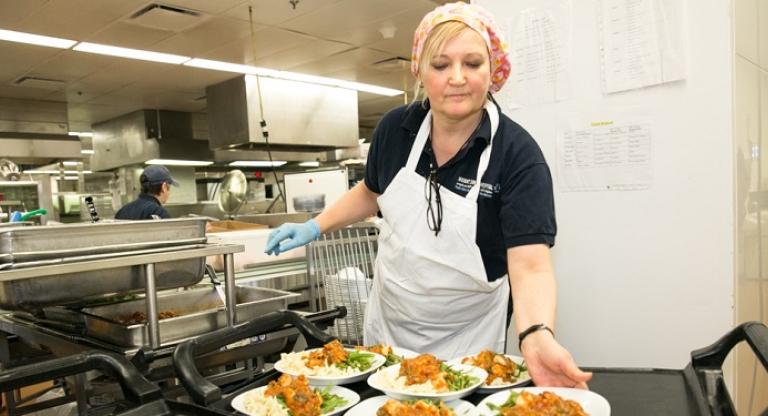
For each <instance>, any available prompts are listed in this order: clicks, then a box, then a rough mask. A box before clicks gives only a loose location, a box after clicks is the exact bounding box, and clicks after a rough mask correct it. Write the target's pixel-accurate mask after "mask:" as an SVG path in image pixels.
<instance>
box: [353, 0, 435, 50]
mask: <svg viewBox="0 0 768 416" xmlns="http://www.w3.org/2000/svg"><path fill="white" fill-rule="evenodd" d="M414 3H415V4H414V5H413V6H412V7H411V8H409V9H408V11H407V12H405V13H402V14H399V15H398V16H396V17H394V18H393V19H392V20H393V21H392V23H393V24H394V25H395V27H397V31H396V32H395V36H394V37H392V38H391V39H383V38H379V40H377V41H375V42H373V43H368V44H365V46H366V47H368V48H372V49H378V50H381V51H386V52H389V53H392V54H394V55H397V56H402V57H403V58H407V59H410V58H411V46H412V44H413V32H414V31H415V30H416V26H418V25H419V23H420V22H421V19H422V18H423V17H424V15H425V14H427V13H429V12H430V11H432V10H433V9H434V8H435V5H434V3H430V2H429V1H426V0H420V1H418V2H414ZM385 23H386V21H379V24H380V25H383V24H385Z"/></svg>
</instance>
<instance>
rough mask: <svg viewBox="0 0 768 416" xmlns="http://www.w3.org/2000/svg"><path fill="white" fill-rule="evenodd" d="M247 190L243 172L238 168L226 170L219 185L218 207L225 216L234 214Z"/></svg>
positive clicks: (242, 201)
mask: <svg viewBox="0 0 768 416" xmlns="http://www.w3.org/2000/svg"><path fill="white" fill-rule="evenodd" d="M247 192H248V181H247V180H246V179H245V174H244V173H243V172H242V171H240V170H238V169H235V170H231V171H229V172H227V174H226V175H224V179H222V180H221V184H220V185H219V209H220V210H222V211H223V212H224V213H225V214H227V216H233V215H235V214H236V213H237V211H238V210H239V209H240V207H242V206H243V204H244V203H245V194H246V193H247Z"/></svg>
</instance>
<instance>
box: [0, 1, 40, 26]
mask: <svg viewBox="0 0 768 416" xmlns="http://www.w3.org/2000/svg"><path fill="white" fill-rule="evenodd" d="M47 1H48V0H3V1H0V27H2V28H4V29H9V28H12V27H13V25H14V24H16V23H17V22H18V21H20V20H23V19H24V18H25V17H27V16H29V15H30V14H32V12H34V11H35V10H37V9H39V8H40V7H41V6H42V5H44V4H45V3H46V2H47Z"/></svg>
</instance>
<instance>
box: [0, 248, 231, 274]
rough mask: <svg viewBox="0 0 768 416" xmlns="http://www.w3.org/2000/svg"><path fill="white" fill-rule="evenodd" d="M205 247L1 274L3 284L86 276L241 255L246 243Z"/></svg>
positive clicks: (25, 269)
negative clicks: (35, 279) (128, 267)
mask: <svg viewBox="0 0 768 416" xmlns="http://www.w3.org/2000/svg"><path fill="white" fill-rule="evenodd" d="M201 246H202V247H199V248H193V249H186V250H174V251H165V252H162V253H154V254H141V255H131V256H123V257H115V258H109V259H102V260H91V261H84V262H76V263H63V264H56V265H50V266H38V267H30V268H24V269H17V270H8V271H0V282H6V281H11V280H19V279H33V278H36V277H46V276H55V275H58V274H65V273H82V272H90V271H96V270H108V269H113V268H117V267H125V266H139V265H142V264H154V263H164V262H169V261H176V260H184V259H191V258H198V257H207V256H216V255H221V254H234V253H241V252H243V251H245V246H244V245H242V244H205V245H201Z"/></svg>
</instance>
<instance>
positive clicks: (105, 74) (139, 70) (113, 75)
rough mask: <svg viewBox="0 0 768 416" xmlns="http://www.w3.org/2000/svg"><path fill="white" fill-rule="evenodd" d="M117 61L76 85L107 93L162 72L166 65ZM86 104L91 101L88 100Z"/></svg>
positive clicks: (128, 60) (126, 60) (124, 60)
mask: <svg viewBox="0 0 768 416" xmlns="http://www.w3.org/2000/svg"><path fill="white" fill-rule="evenodd" d="M119 61H120V63H119V64H113V65H110V66H108V67H105V68H103V69H102V70H100V71H97V72H95V73H93V74H91V75H88V76H87V77H85V78H82V79H80V80H78V82H77V84H76V85H78V86H82V87H83V88H93V89H94V90H100V91H103V92H104V93H108V92H111V91H115V90H118V89H120V88H122V87H124V86H126V85H129V84H131V83H133V82H136V81H137V80H139V79H142V78H147V77H150V76H152V75H153V74H155V73H159V72H162V71H164V70H165V69H166V68H167V65H166V64H160V63H155V62H146V61H134V60H130V59H120V60H119ZM99 96H100V95H99ZM97 97H98V96H97ZM88 102H91V101H90V100H89V101H88Z"/></svg>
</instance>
